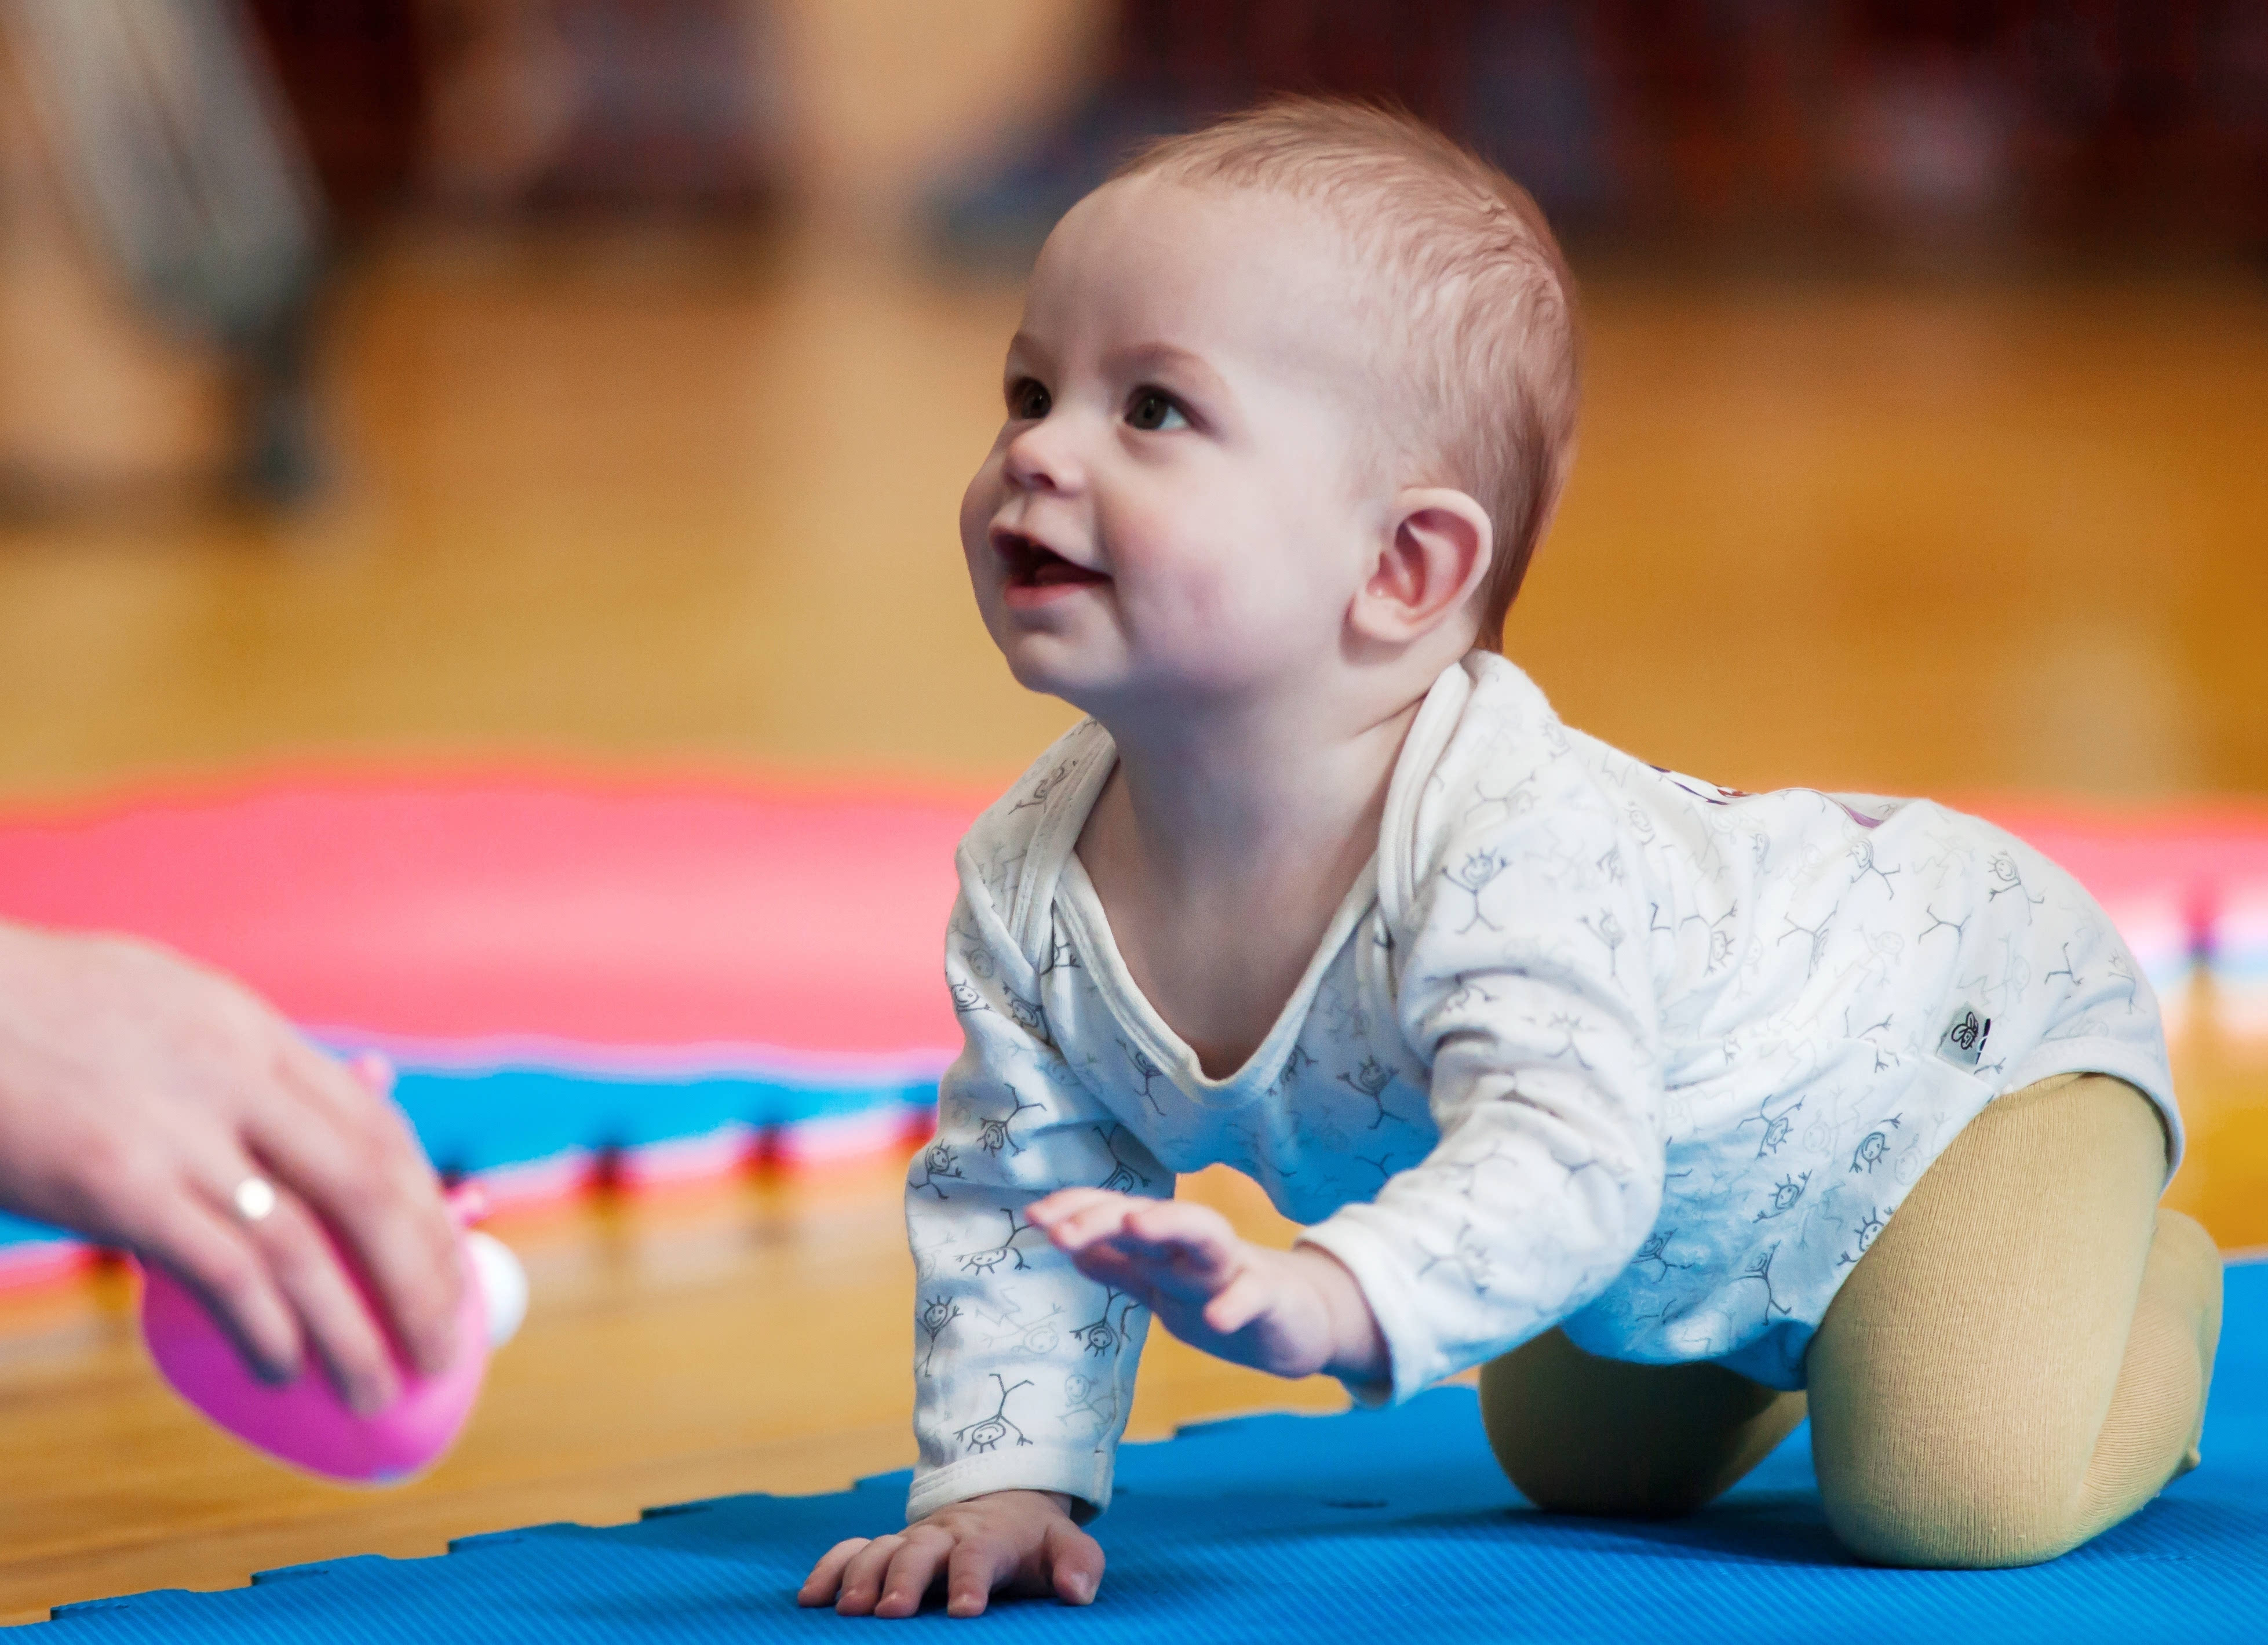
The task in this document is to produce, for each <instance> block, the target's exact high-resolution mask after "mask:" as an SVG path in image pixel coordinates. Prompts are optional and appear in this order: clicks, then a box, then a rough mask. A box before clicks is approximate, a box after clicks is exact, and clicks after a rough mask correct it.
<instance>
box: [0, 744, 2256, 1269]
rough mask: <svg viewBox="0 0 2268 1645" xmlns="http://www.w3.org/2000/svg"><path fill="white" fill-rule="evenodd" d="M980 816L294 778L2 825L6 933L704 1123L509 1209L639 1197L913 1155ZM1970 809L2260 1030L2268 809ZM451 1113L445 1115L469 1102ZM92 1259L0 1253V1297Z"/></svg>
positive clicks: (842, 792) (23, 1243)
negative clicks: (760, 1097)
mask: <svg viewBox="0 0 2268 1645" xmlns="http://www.w3.org/2000/svg"><path fill="white" fill-rule="evenodd" d="M988 797H989V796H988V794H986V793H982V792H978V791H976V790H974V789H970V790H965V791H937V790H931V791H923V790H920V789H917V788H915V787H913V786H903V785H901V786H892V785H887V784H870V785H865V786H831V787H829V786H808V785H798V784H794V783H785V782H777V781H764V780H761V779H757V778H730V777H717V776H696V775H660V776H622V775H620V774H606V773H593V772H591V771H561V770H541V769H537V768H534V767H529V766H517V767H515V766H493V767H487V768H481V769H471V768H461V767H460V768H444V769H436V768H426V769H416V770H397V771H366V770H365V771H351V770H346V771H341V770H332V771H318V770H300V771H283V772H277V773H273V774H269V775H266V776H260V777H254V778H240V779H237V780H233V781H227V782H215V783H210V784H203V785H197V786H179V787H175V788H173V789H170V790H166V791H152V792H143V793H133V794H126V795H119V796H114V797H111V798H108V799H105V800H94V801H89V802H84V803H77V804H72V805H67V806H48V807H24V808H17V809H16V810H14V811H13V812H12V813H8V814H0V916H5V917H7V918H15V919H19V920H26V921H30V922H33V923H35V924H41V925H50V926H69V927H79V928H96V929H108V930H115V931H123V932H131V933H136V934H139V935H143V936H147V937H151V938H154V939H157V940H158V941H163V942H166V943H167V944H170V945H171V946H173V947H174V948H179V949H180V950H181V951H182V952H184V953H187V954H189V955H194V956H195V957H197V958H198V959H201V960H203V961H205V962H206V963H210V964H213V965H216V966H218V967H220V968H222V969H225V970H229V971H231V972H233V973H235V974H236V975H239V976H240V977H244V978H245V979H246V980H247V981H248V982H249V983H251V984H252V985H254V987H256V988H258V989H260V990H261V992H264V993H266V994H267V995H268V996H269V997H270V998H271V999H273V1000H276V1002H277V1004H278V1005H279V1006H280V1007H282V1008H283V1009H284V1011H285V1012H286V1013H287V1014H289V1015H291V1017H292V1018H294V1019H295V1020H296V1021H298V1022H301V1023H303V1024H306V1025H307V1026H308V1027H310V1028H311V1029H313V1030H314V1031H315V1032H317V1033H318V1034H319V1035H320V1036H323V1037H325V1038H327V1039H328V1040H330V1041H332V1042H334V1043H336V1044H342V1045H357V1046H372V1047H378V1048H382V1049H384V1050H386V1051H389V1052H390V1053H391V1054H393V1055H394V1057H395V1058H396V1059H397V1060H398V1061H399V1062H401V1064H402V1065H403V1066H404V1067H405V1069H407V1070H412V1071H422V1072H423V1074H424V1075H425V1076H427V1078H428V1080H429V1082H430V1081H434V1080H445V1079H450V1078H453V1077H454V1076H456V1075H458V1074H462V1073H466V1072H467V1071H470V1072H471V1073H474V1074H479V1073H482V1071H499V1072H508V1071H510V1070H512V1069H531V1068H532V1069H539V1070H544V1069H548V1070H553V1071H558V1072H560V1073H563V1074H565V1075H566V1076H568V1077H570V1078H571V1080H573V1081H580V1082H583V1083H582V1086H581V1087H580V1088H583V1089H600V1088H608V1089H617V1090H620V1089H624V1088H628V1089H630V1096H629V1097H628V1098H627V1099H624V1102H626V1103H628V1110H625V1109H624V1107H623V1103H616V1106H615V1108H614V1109H613V1110H606V1111H608V1112H615V1113H620V1112H622V1111H634V1112H635V1113H636V1114H637V1116H639V1117H640V1118H652V1115H653V1114H654V1113H655V1112H656V1111H657V1105H659V1104H665V1103H669V1102H676V1103H681V1104H683V1105H685V1112H686V1119H685V1123H684V1124H683V1125H682V1126H681V1127H679V1128H678V1129H676V1130H675V1131H674V1132H673V1131H672V1130H671V1129H670V1127H669V1125H667V1124H666V1123H659V1124H658V1125H654V1126H648V1127H646V1128H645V1129H644V1130H641V1131H640V1132H639V1140H637V1143H636V1144H635V1146H633V1147H627V1148H625V1147H616V1146H615V1145H613V1144H611V1143H610V1142H609V1140H608V1137H607V1136H606V1135H603V1134H593V1135H590V1136H587V1137H580V1138H578V1139H575V1140H573V1141H572V1142H571V1143H568V1144H565V1145H561V1146H563V1147H565V1152H560V1151H559V1149H558V1147H553V1146H551V1145H547V1147H546V1148H545V1149H531V1150H530V1151H527V1152H524V1153H520V1154H509V1153H506V1154H503V1155H502V1156H501V1157H500V1158H499V1159H498V1161H497V1163H496V1166H495V1169H496V1171H497V1187H498V1189H499V1191H505V1190H509V1191H508V1192H507V1193H506V1197H508V1198H519V1197H523V1195H522V1191H523V1190H525V1191H527V1192H534V1191H536V1189H535V1187H534V1186H531V1185H537V1186H543V1187H544V1189H545V1191H550V1192H562V1191H572V1190H573V1189H574V1188H575V1187H576V1186H578V1185H579V1184H586V1183H588V1182H589V1181H591V1180H593V1177H596V1176H600V1175H604V1176H605V1177H607V1178H608V1180H610V1181H612V1182H614V1183H615V1184H619V1185H625V1186H630V1187H637V1186H642V1185H649V1184H666V1183H669V1182H674V1181H679V1180H682V1179H684V1178H685V1177H692V1176H701V1175H713V1174H716V1173H718V1172H720V1171H725V1170H730V1169H737V1167H738V1166H739V1165H740V1164H743V1163H745V1162H747V1160H748V1159H750V1158H755V1157H761V1158H763V1159H766V1160H770V1161H773V1162H784V1163H788V1164H795V1163H801V1162H817V1161H821V1160H825V1159H829V1158H835V1157H838V1156H840V1155H843V1154H850V1153H856V1152H858V1151H860V1150H862V1149H866V1150H871V1149H873V1148H877V1147H889V1146H893V1145H895V1144H902V1142H903V1140H905V1138H906V1136H907V1135H908V1133H909V1127H911V1128H915V1129H917V1128H918V1126H919V1124H920V1114H919V1111H918V1110H914V1109H909V1108H908V1107H907V1106H906V1103H907V1100H908V1094H909V1092H910V1093H912V1094H914V1095H918V1094H919V1091H920V1088H921V1087H922V1085H923V1083H924V1081H927V1082H932V1083H933V1081H934V1080H935V1078H936V1075H937V1073H938V1071H939V1069H941V1068H942V1067H943V1066H944V1065H945V1063H946V1060H948V1059H950V1057H951V1056H952V1054H953V1052H954V1049H955V1048H956V1047H957V1044H958V1041H959V1033H958V1031H957V1029H956V1027H955V1025H954V1017H953V1012H952V1008H951V1005H950V1002H949V1000H948V999H947V997H946V992H945V990H944V988H943V986H942V985H941V977H940V974H939V973H940V968H939V957H940V944H941V941H942V934H943V930H944V926H945V921H946V914H947V911H948V910H949V908H950V906H951V904H952V900H953V896H954V869H953V852H954V845H955V843H956V842H957V840H958V839H959V837H960V836H961V833H962V831H963V830H965V829H966V828H967V826H968V822H969V821H970V820H971V819H972V818H973V817H974V816H975V815H976V812H977V810H978V809H979V808H981V807H982V806H983V804H984V803H985V801H986V800H987V798H988ZM1967 808H1969V809H1972V810H1976V811H1977V812H1979V813H1981V814H1983V815H1987V816H1990V817H1992V819H1994V820H1995V821H1997V822H2000V823H2001V824H2002V825H2003V826H2006V827H2007V828H2009V829H2010V830H2013V831H2014V832H2015V833H2017V834H2019V835H2021V837H2024V838H2026V839H2028V840H2029V841H2030V842H2031V843H2032V844H2033V845H2036V846H2037V847H2039V848H2040V849H2041V850H2042V851H2043V852H2045V853H2046V854H2047V855H2049V856H2050V857H2051V858H2053V859H2056V860H2058V862H2061V863H2062V864H2063V865H2064V866H2065V867H2067V868H2069V869H2070V870H2071V871H2072V872H2073V874H2075V875H2076V876H2077V877H2078V878H2079V879H2080V881H2081V882H2083V883H2084V884H2086V885H2087V887H2088V889H2090V890H2091V891H2092V892H2094V894H2095V896H2097V897H2098V898H2099V899H2100V900H2101V901H2102V903H2103V904H2104V906H2105V907H2106V908H2107V909H2108V910H2109V911H2110V913H2111V914H2112V916H2113V918H2116V919H2117V921H2118V923H2119V925H2120V927H2121V929H2122V931H2124V933H2125V934H2126V936H2127V938H2128V940H2129V941H2130V942H2131V943H2132V946H2133V947H2134V948H2135V950H2136V953H2137V955H2138V956H2139V958H2140V959H2141V961H2142V963H2143V964H2144V966H2145V967H2146V968H2147V970H2148V972H2149V974H2150V975H2151V977H2152V978H2153V980H2154V981H2155V982H2156V983H2157V985H2158V986H2159V989H2160V992H2161V997H2162V998H2163V999H2164V1000H2165V1002H2166V1004H2167V1006H2168V1007H2169V1022H2170V1023H2171V1024H2172V1026H2174V1027H2175V1028H2176V1030H2178V1029H2180V1027H2181V1008H2182V1006H2183V1002H2184V1001H2185V1000H2186V999H2187V998H2188V990H2187V988H2186V986H2185V985H2186V982H2187V980H2188V978H2189V977H2190V975H2191V971H2192V970H2193V969H2194V968H2195V967H2196V966H2197V965H2198V964H2200V963H2209V964H2211V965H2212V966H2213V969H2214V970H2215V974H2216V980H2217V981H2218V982H2219V983H2220V985H2221V986H2220V988H2219V990H2218V991H2217V997H2218V998H2219V999H2220V1001H2221V1008H2222V1010H2223V1011H2224V1013H2225V1014H2227V1020H2228V1022H2229V1024H2230V1026H2232V1027H2234V1028H2235V1029H2238V1030H2240V1031H2244V1030H2247V1029H2250V1028H2255V1027H2257V1028H2258V1029H2260V1030H2261V1031H2263V1032H2264V1033H2268V804H2261V803H2244V802H2235V801H2219V802H2206V803H2196V804H2183V805H2172V804H2168V805H2158V806H2152V807H2139V808H2111V807H2107V806H2084V805H2074V804H2062V803H2051V802H2043V801H2036V800H2024V799H2021V798H2007V797H1996V798H1987V799H1985V800H1977V799H1975V798H1973V797H1972V799H1971V800H1970V801H1968V802H1967ZM704 1081H706V1082H708V1084H707V1085H706V1086H705V1087H704V1085H703V1082H704ZM718 1081H724V1082H725V1083H726V1084H727V1085H730V1083H731V1082H732V1081H742V1082H743V1083H746V1084H749V1085H751V1086H752V1087H753V1086H755V1085H765V1086H768V1088H774V1089H787V1088H792V1090H793V1091H794V1092H796V1093H798V1094H799V1095H798V1097H797V1102H798V1103H799V1104H800V1106H793V1107H792V1114H791V1117H790V1118H788V1119H786V1120H784V1121H783V1120H779V1119H773V1120H770V1121H762V1120H759V1121H757V1122H756V1123H755V1125H751V1123H750V1122H749V1120H748V1119H747V1118H746V1117H740V1116H736V1115H734V1114H732V1113H727V1112H725V1111H724V1110H723V1109H721V1108H718V1106H717V1104H718V1103H723V1104H725V1107H729V1106H730V1105H731V1104H732V1103H734V1102H737V1101H739V1100H740V1099H739V1098H737V1097H735V1096H734V1095H733V1094H732V1092H731V1091H730V1090H727V1091H725V1093H724V1095H721V1096H715V1097H714V1098H713V1100H711V1102H710V1105H709V1106H707V1107H703V1106H701V1105H700V1104H699V1103H694V1102H692V1100H691V1097H690V1096H689V1095H688V1094H689V1093H693V1094H698V1093H699V1092H700V1091H702V1090H703V1089H707V1090H709V1091H711V1092H712V1093H713V1092H715V1091H716V1090H717V1089H718V1086H717V1083H716V1082H718ZM508 1084H509V1081H504V1080H501V1079H499V1080H498V1081H497V1082H495V1083H493V1084H489V1085H482V1084H481V1083H480V1081H478V1080H477V1079H475V1080H473V1081H469V1082H464V1083H462V1086H461V1088H462V1091H463V1093H464V1095H463V1101H464V1102H466V1103H481V1102H484V1101H490V1100H495V1101H499V1102H501V1101H503V1100H504V1098H503V1095H501V1094H503V1093H504V1092H505V1091H506V1088H507V1086H508ZM434 1089H435V1090H436V1091H442V1092H444V1093H445V1095H448V1100H450V1101H456V1100H457V1098H456V1096H455V1095H454V1093H456V1092H457V1091H458V1089H459V1086H458V1085H447V1086H446V1087H444V1086H442V1085H435V1086H434ZM735 1089H737V1088H735ZM489 1093H495V1094H498V1095H495V1096H493V1097H491V1096H490V1095H486V1094H489ZM437 1100H438V1099H437ZM522 1100H523V1102H525V1101H526V1100H528V1099H526V1098H525V1097H524V1096H523V1098H522ZM608 1101H610V1102H612V1101H615V1099H613V1098H609V1099H608ZM604 1109H605V1104H603V1103H601V1104H600V1105H599V1106H598V1107H597V1108H594V1109H593V1112H594V1113H600V1111H601V1110H604ZM456 1111H458V1112H469V1111H470V1110H456ZM502 1111H503V1110H499V1112H502ZM780 1111H782V1112H788V1111H790V1110H780ZM420 1123H421V1126H422V1125H423V1123H424V1122H423V1121H421V1122H420ZM500 1123H501V1122H500ZM620 1123H621V1122H620V1120H619V1119H618V1118H616V1119H608V1118H603V1116H602V1118H600V1119H594V1120H593V1122H592V1124H593V1128H594V1131H604V1130H605V1129H606V1128H607V1127H609V1126H613V1125H618V1124H620ZM430 1140H431V1139H429V1141H430ZM555 1141H556V1140H555ZM437 1157H438V1156H437ZM600 1167H603V1168H604V1169H603V1170H601V1169H599V1168H600ZM480 1169H482V1170H483V1173H484V1174H485V1173H486V1172H487V1171H488V1169H490V1168H489V1167H488V1166H485V1165H484V1166H482V1167H481V1168H480ZM83 1261H84V1253H81V1252H79V1251H77V1250H76V1249H75V1248H73V1247H71V1246H70V1245H69V1244H67V1243H55V1242H54V1241H53V1240H52V1239H50V1238H49V1237H48V1234H47V1232H46V1231H41V1230H36V1229H31V1228H28V1225H20V1224H19V1225H15V1226H14V1227H13V1228H5V1227H0V1287H7V1286H10V1285H11V1284H13V1283H20V1282H22V1281H23V1280H25V1279H26V1277H34V1278H46V1277H49V1276H52V1275H55V1274H58V1273H67V1272H76V1271H77V1268H78V1266H79V1265H81V1264H82V1263H83Z"/></svg>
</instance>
